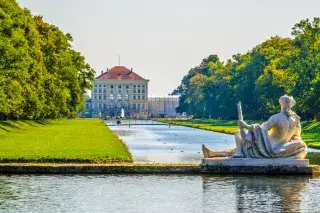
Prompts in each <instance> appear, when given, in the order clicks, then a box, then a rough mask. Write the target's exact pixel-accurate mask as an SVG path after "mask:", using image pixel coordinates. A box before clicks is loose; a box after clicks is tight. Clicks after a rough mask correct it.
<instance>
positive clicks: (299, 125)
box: [292, 122, 301, 140]
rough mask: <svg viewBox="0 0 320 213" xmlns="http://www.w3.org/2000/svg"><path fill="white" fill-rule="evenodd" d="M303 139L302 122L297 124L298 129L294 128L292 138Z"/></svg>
mask: <svg viewBox="0 0 320 213" xmlns="http://www.w3.org/2000/svg"><path fill="white" fill-rule="evenodd" d="M298 139H301V124H300V122H299V123H298V124H297V126H296V129H295V130H294V134H293V136H292V140H298Z"/></svg>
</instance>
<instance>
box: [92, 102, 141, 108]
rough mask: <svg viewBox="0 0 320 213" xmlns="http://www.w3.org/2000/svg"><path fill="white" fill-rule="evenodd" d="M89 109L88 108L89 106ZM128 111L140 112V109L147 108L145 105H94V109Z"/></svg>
mask: <svg viewBox="0 0 320 213" xmlns="http://www.w3.org/2000/svg"><path fill="white" fill-rule="evenodd" d="M87 108H88V106H87ZM122 108H124V109H127V110H130V109H134V110H136V109H137V110H140V109H145V108H146V105H145V104H132V105H130V104H125V105H121V104H118V105H116V106H114V105H113V104H102V103H99V104H92V109H122Z"/></svg>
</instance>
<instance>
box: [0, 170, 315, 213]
mask: <svg viewBox="0 0 320 213" xmlns="http://www.w3.org/2000/svg"><path fill="white" fill-rule="evenodd" d="M0 184H1V187H0V212H6V213H7V212H28V213H29V212H34V213H38V212H46V213H50V212H95V213H99V212H110V213H113V212H121V213H127V212H134V213H140V212H146V213H147V212H148V213H149V212H152V213H163V212H172V213H173V212H174V213H193V212H195V213H199V212H204V213H209V212H210V213H211V212H319V209H320V203H319V200H320V193H319V190H320V179H310V178H309V177H306V176H305V177H293V176H291V177H279V176H274V177H271V176H200V175H198V176H193V175H190V176H186V175H89V176H85V175H74V176H63V175H51V176H46V175H38V176H36V175H20V176H1V175H0Z"/></svg>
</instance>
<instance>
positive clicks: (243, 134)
mask: <svg viewBox="0 0 320 213" xmlns="http://www.w3.org/2000/svg"><path fill="white" fill-rule="evenodd" d="M237 108H238V118H239V121H243V116H242V107H241V101H239V102H238V103H237ZM239 127H240V133H241V136H242V138H243V139H244V138H245V135H246V132H245V131H244V128H243V127H241V126H240V125H239Z"/></svg>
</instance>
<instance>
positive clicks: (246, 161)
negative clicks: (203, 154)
mask: <svg viewBox="0 0 320 213" xmlns="http://www.w3.org/2000/svg"><path fill="white" fill-rule="evenodd" d="M202 166H206V167H211V166H246V167H248V166H249V167H250V166H253V167H257V166H259V167H268V166H275V167H279V166H280V167H281V166H290V167H309V160H308V159H292V158H229V157H218V158H203V159H202Z"/></svg>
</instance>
